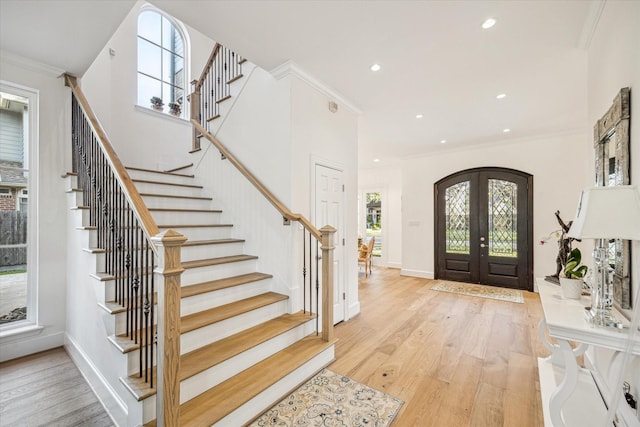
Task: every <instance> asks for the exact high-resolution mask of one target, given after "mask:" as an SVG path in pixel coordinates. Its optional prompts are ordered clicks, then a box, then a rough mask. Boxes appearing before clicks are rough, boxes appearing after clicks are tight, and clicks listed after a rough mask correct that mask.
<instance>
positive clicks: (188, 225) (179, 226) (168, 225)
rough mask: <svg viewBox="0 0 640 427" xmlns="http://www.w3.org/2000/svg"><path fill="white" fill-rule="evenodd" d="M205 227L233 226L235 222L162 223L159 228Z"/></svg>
mask: <svg viewBox="0 0 640 427" xmlns="http://www.w3.org/2000/svg"><path fill="white" fill-rule="evenodd" d="M204 227H233V224H166V225H165V224H162V225H158V228H160V229H163V228H204Z"/></svg>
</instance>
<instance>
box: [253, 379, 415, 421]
mask: <svg viewBox="0 0 640 427" xmlns="http://www.w3.org/2000/svg"><path fill="white" fill-rule="evenodd" d="M403 404H404V401H402V400H400V399H398V398H395V397H393V396H390V395H388V394H386V393H383V392H381V391H378V390H374V389H372V388H371V387H368V386H366V385H364V384H361V383H359V382H357V381H354V380H352V379H351V378H349V377H346V376H344V375H340V374H337V373H335V372H333V371H330V370H329V369H323V370H322V371H320V372H319V373H318V374H317V375H316V376H315V377H313V378H311V379H310V380H309V381H307V382H306V383H305V384H303V385H302V386H301V387H300V388H298V389H297V390H296V391H294V392H293V393H291V394H290V395H289V396H287V397H286V398H285V399H283V400H282V401H281V402H280V403H278V404H276V405H275V406H274V407H273V408H271V409H269V410H268V411H267V412H265V413H264V414H262V415H261V416H260V417H259V418H258V419H257V420H255V421H254V422H253V423H251V424H249V426H250V427H263V426H283V427H285V426H286V427H288V426H376V427H385V426H389V425H390V424H391V422H392V421H393V419H394V418H395V416H396V415H397V414H398V411H399V410H400V408H401V407H402V405H403Z"/></svg>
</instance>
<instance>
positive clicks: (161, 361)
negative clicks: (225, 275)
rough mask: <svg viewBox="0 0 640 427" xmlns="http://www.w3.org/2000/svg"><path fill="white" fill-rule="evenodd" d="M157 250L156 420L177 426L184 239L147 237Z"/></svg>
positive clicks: (167, 426)
mask: <svg viewBox="0 0 640 427" xmlns="http://www.w3.org/2000/svg"><path fill="white" fill-rule="evenodd" d="M151 240H152V241H153V243H154V245H155V246H156V247H157V248H158V266H157V267H156V269H155V270H154V273H155V276H156V278H157V279H158V281H157V283H158V286H157V288H156V289H157V293H158V305H157V310H156V311H157V317H158V329H157V335H158V343H157V349H158V350H157V353H156V354H157V359H158V360H157V373H158V374H157V378H156V420H157V423H156V425H158V426H159V427H161V426H165V427H177V426H178V420H179V418H180V276H181V275H182V272H183V271H184V269H183V268H182V264H181V262H180V252H181V248H182V245H183V244H184V242H186V241H187V238H186V237H185V236H183V235H182V234H180V233H178V232H175V231H173V230H167V231H164V232H162V233H160V234H158V235H156V236H154V237H152V238H151Z"/></svg>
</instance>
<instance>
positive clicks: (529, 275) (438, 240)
mask: <svg viewBox="0 0 640 427" xmlns="http://www.w3.org/2000/svg"><path fill="white" fill-rule="evenodd" d="M483 172H488V173H496V172H499V173H508V174H513V175H516V176H520V177H522V178H525V179H526V182H527V226H526V230H527V245H526V246H527V247H526V251H527V254H526V259H527V265H528V267H527V271H526V290H528V291H531V292H532V291H533V241H534V238H533V175H531V174H528V173H526V172H522V171H519V170H516V169H510V168H501V167H480V168H472V169H466V170H462V171H458V172H455V173H452V174H451V175H447V176H445V177H444V178H442V179H440V180H438V181H437V182H436V183H435V184H434V185H433V189H434V191H433V211H434V222H433V228H434V236H435V238H434V276H435V278H436V279H440V278H441V275H442V274H441V271H440V265H439V262H438V251H439V246H440V245H441V244H444V241H445V236H442V235H441V232H440V230H439V227H438V223H439V220H440V214H439V210H438V187H439V185H440V184H442V183H443V182H444V181H449V180H452V179H455V178H460V181H464V180H465V179H463V178H464V176H465V175H466V176H472V175H474V174H480V173H483ZM471 203H474V201H473V200H471ZM475 203H477V201H475ZM472 220H474V219H472ZM475 220H478V219H475ZM470 238H471V236H470Z"/></svg>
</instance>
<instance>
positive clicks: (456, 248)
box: [444, 181, 470, 254]
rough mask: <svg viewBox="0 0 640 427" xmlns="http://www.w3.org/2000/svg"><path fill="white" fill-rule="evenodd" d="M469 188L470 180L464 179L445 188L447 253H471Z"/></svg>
mask: <svg viewBox="0 0 640 427" xmlns="http://www.w3.org/2000/svg"><path fill="white" fill-rule="evenodd" d="M469 188H470V182H469V181H464V182H460V183H458V184H455V185H452V186H451V187H447V189H446V190H445V194H444V199H445V217H446V222H447V224H446V227H447V228H446V246H445V247H446V251H447V253H454V254H468V253H469Z"/></svg>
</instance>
